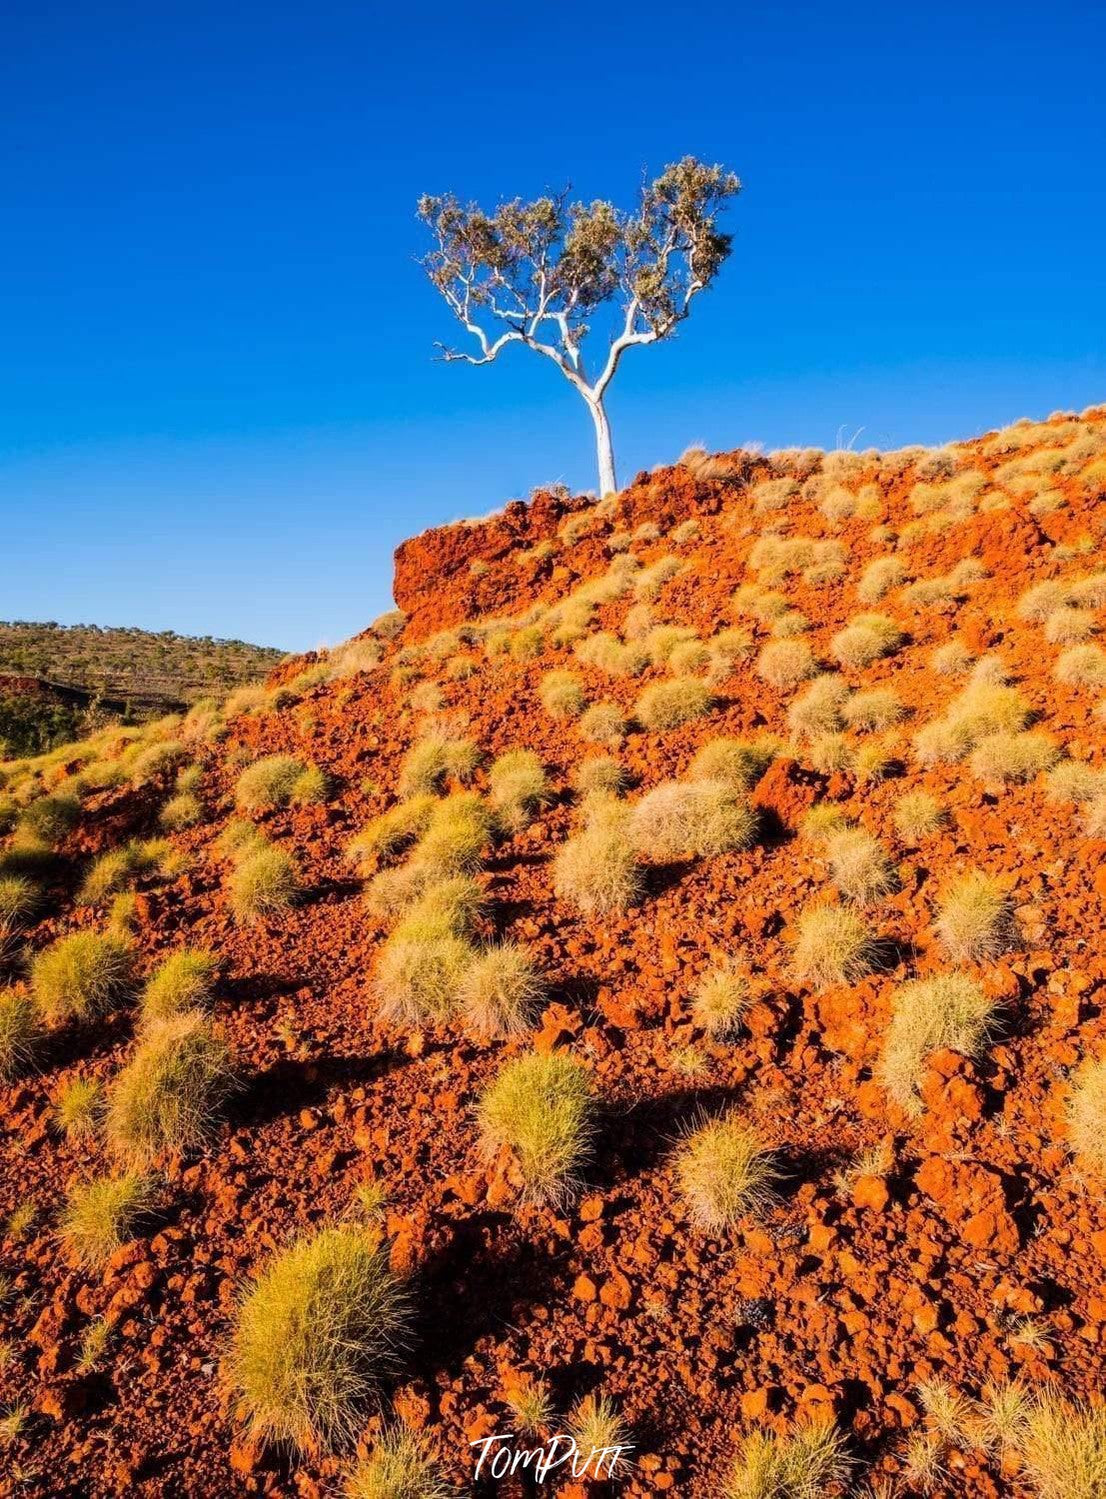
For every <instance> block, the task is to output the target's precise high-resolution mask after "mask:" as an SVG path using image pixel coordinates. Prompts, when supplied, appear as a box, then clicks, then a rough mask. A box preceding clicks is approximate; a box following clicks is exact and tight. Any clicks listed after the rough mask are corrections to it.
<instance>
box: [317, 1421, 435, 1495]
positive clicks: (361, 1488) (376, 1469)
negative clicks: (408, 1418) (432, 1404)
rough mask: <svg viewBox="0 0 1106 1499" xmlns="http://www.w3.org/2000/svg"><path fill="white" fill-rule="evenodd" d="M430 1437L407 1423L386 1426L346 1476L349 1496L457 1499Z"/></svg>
mask: <svg viewBox="0 0 1106 1499" xmlns="http://www.w3.org/2000/svg"><path fill="white" fill-rule="evenodd" d="M456 1492H457V1491H456V1490H455V1489H454V1488H453V1486H452V1484H449V1483H447V1482H446V1480H445V1479H444V1478H443V1477H442V1474H441V1470H440V1469H439V1467H438V1464H437V1461H436V1460H435V1458H434V1454H433V1452H432V1450H431V1448H430V1444H429V1442H428V1441H427V1439H426V1437H425V1436H423V1435H421V1433H419V1432H414V1431H410V1430H408V1428H407V1427H405V1426H392V1427H387V1428H385V1429H384V1430H383V1431H382V1432H381V1434H380V1435H379V1436H378V1437H377V1439H376V1442H375V1443H374V1445H373V1450H372V1452H371V1453H370V1454H369V1456H368V1457H366V1458H362V1460H361V1461H360V1462H359V1463H358V1464H357V1466H356V1467H355V1468H354V1469H353V1471H352V1473H350V1474H349V1476H348V1477H347V1479H346V1482H345V1489H344V1493H345V1495H346V1499H453V1496H454V1495H455V1494H456Z"/></svg>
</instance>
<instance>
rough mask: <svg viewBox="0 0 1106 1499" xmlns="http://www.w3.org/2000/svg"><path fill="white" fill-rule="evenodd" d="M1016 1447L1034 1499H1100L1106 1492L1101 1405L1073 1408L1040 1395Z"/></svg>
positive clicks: (1105, 1411) (1105, 1425)
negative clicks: (1024, 1432) (1020, 1441)
mask: <svg viewBox="0 0 1106 1499" xmlns="http://www.w3.org/2000/svg"><path fill="white" fill-rule="evenodd" d="M1026 1427H1027V1429H1026V1434H1025V1437H1024V1439H1023V1441H1022V1443H1021V1446H1020V1455H1021V1459H1022V1464H1023V1470H1024V1472H1025V1476H1026V1477H1027V1479H1028V1480H1029V1482H1030V1484H1031V1485H1032V1488H1033V1493H1034V1494H1035V1495H1036V1496H1037V1499H1102V1495H1104V1494H1106V1406H1103V1405H1102V1404H1100V1403H1096V1404H1094V1405H1074V1404H1071V1403H1069V1402H1068V1401H1066V1400H1061V1399H1059V1398H1058V1397H1056V1396H1054V1395H1049V1394H1042V1395H1040V1396H1038V1397H1037V1399H1036V1400H1035V1401H1034V1402H1033V1404H1032V1406H1031V1408H1030V1410H1029V1413H1028V1416H1027V1419H1026Z"/></svg>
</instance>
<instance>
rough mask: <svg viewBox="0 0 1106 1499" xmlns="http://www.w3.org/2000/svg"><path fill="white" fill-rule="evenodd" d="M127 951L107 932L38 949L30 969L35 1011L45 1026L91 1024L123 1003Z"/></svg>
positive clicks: (128, 975)
mask: <svg viewBox="0 0 1106 1499" xmlns="http://www.w3.org/2000/svg"><path fill="white" fill-rule="evenodd" d="M132 969H133V958H132V953H131V948H130V945H129V944H128V943H127V942H125V941H124V940H123V939H122V938H121V937H117V936H115V935H113V934H112V933H110V932H74V933H72V934H71V935H70V936H68V937H59V938H58V940H57V941H56V942H54V943H52V944H51V946H49V947H47V948H45V949H43V951H42V952H40V953H39V954H38V956H37V957H36V958H35V960H34V963H33V964H32V966H31V988H32V991H33V994H34V1001H35V1005H36V1007H37V1009H38V1012H39V1014H40V1015H41V1016H42V1018H43V1020H44V1021H45V1022H46V1024H47V1025H51V1026H54V1025H60V1024H62V1023H63V1022H64V1021H67V1020H92V1019H95V1018H96V1017H97V1016H98V1015H102V1014H104V1013H105V1012H106V1011H108V1010H109V1009H111V1008H112V1006H113V1005H115V1004H117V1003H118V1002H119V1001H120V1000H122V999H123V998H125V997H126V995H127V994H128V992H129V991H130V987H131V974H132Z"/></svg>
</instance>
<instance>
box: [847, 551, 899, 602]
mask: <svg viewBox="0 0 1106 1499" xmlns="http://www.w3.org/2000/svg"><path fill="white" fill-rule="evenodd" d="M906 577H907V573H906V568H905V567H904V566H903V564H902V562H901V561H900V560H899V558H898V557H877V558H876V560H875V561H874V562H869V564H868V566H867V567H866V568H865V569H864V571H863V572H862V573H861V575H860V582H859V583H858V584H857V585H856V596H857V598H858V599H859V600H860V602H861V603H862V604H878V603H879V601H880V599H882V598H883V597H884V596H885V595H886V594H888V593H890V592H891V590H892V588H898V587H899V586H900V585H901V584H903V583H905V582H906Z"/></svg>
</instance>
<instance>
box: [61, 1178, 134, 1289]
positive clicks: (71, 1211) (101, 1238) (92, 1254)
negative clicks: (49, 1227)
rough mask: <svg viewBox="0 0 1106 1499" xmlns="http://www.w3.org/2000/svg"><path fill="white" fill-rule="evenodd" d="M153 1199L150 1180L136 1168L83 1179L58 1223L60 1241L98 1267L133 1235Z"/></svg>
mask: <svg viewBox="0 0 1106 1499" xmlns="http://www.w3.org/2000/svg"><path fill="white" fill-rule="evenodd" d="M153 1203H154V1187H153V1183H152V1182H151V1180H150V1178H149V1177H147V1176H143V1175H141V1174H140V1173H138V1172H134V1171H131V1172H127V1173H126V1174H125V1175H123V1176H99V1177H96V1178H95V1179H94V1180H93V1181H89V1182H84V1183H83V1184H81V1185H79V1186H75V1187H73V1188H72V1189H71V1190H70V1192H69V1196H68V1198H67V1200H66V1204H65V1209H64V1211H63V1212H62V1215H61V1221H60V1224H59V1231H60V1233H61V1237H62V1241H63V1243H64V1244H65V1247H66V1249H67V1250H68V1251H69V1254H70V1255H71V1256H72V1258H73V1259H74V1260H76V1261H77V1262H78V1263H80V1264H82V1265H84V1266H86V1267H87V1268H89V1269H99V1268H100V1267H102V1266H103V1265H105V1264H106V1263H107V1261H108V1260H109V1259H110V1258H111V1256H112V1255H113V1254H114V1253H115V1251H116V1250H117V1249H118V1248H120V1247H121V1245H123V1244H126V1243H127V1242H128V1240H130V1239H132V1238H133V1237H134V1233H135V1230H136V1228H137V1226H138V1224H139V1223H140V1221H141V1220H142V1218H143V1217H144V1216H145V1214H147V1213H148V1212H149V1210H150V1208H151V1207H152V1206H153Z"/></svg>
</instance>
